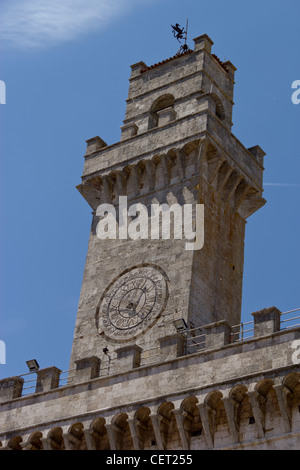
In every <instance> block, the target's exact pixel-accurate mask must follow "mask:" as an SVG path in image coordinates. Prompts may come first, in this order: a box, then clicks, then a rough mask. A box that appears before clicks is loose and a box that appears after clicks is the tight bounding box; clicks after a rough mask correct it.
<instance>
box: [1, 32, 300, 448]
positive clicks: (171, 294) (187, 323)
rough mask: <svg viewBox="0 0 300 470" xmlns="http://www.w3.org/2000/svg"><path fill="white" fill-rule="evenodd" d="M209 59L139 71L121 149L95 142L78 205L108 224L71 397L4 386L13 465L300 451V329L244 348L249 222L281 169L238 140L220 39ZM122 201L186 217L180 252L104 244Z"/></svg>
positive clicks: (81, 313) (57, 386) (263, 326)
mask: <svg viewBox="0 0 300 470" xmlns="http://www.w3.org/2000/svg"><path fill="white" fill-rule="evenodd" d="M194 43H195V47H194V50H189V51H187V52H185V53H184V54H182V55H179V56H176V57H174V58H171V59H168V60H166V61H164V62H162V63H160V64H156V65H154V66H147V65H146V64H145V63H144V62H139V63H136V64H134V65H132V66H131V77H130V85H129V92H128V99H127V106H126V114H125V119H124V122H123V125H122V126H121V140H120V142H118V143H115V144H113V145H107V144H106V143H105V142H104V141H103V140H102V139H101V138H100V137H93V138H92V139H88V140H87V150H86V155H85V160H84V169H83V175H82V182H81V184H80V185H78V190H79V191H80V192H81V194H82V195H83V197H84V198H85V199H86V201H87V202H88V204H89V205H90V206H91V207H92V209H93V218H92V224H91V232H90V239H89V245H88V253H87V257H86V265H85V270H84V276H83V282H82V289H81V295H80V300H79V306H78V312H77V320H76V326H75V332H74V341H73V349H72V354H71V359H70V371H69V377H68V382H67V384H65V385H64V386H62V385H61V383H60V382H59V377H60V372H61V371H60V370H59V369H57V368H55V367H50V368H47V369H43V370H40V371H38V373H37V384H36V389H35V393H33V394H31V395H29V396H21V395H22V385H23V379H21V378H17V377H13V378H8V379H4V380H1V381H0V412H1V413H0V442H2V447H1V448H2V449H14V450H21V449H29V450H31V449H34V450H36V449H46V450H62V449H68V450H73V449H75V450H82V449H88V450H92V449H98V450H106V449H111V450H120V449H126V450H140V449H150V450H169V449H170V450H172V449H173V450H174V449H183V450H189V449H190V450H192V449H297V448H299V439H300V413H299V405H300V368H299V364H298V363H297V361H295V345H296V344H298V343H299V338H300V329H299V328H292V329H290V330H286V331H282V330H280V315H281V312H280V311H279V310H278V309H276V307H271V308H267V309H264V310H261V311H259V312H255V313H253V318H254V322H253V337H251V338H250V339H247V340H244V338H243V337H240V325H239V323H240V313H241V297H242V280H243V265H244V237H245V222H246V219H247V218H248V217H249V216H250V215H251V214H253V213H254V212H255V211H257V210H258V209H259V208H260V207H261V206H262V205H263V204H264V203H265V200H264V199H263V197H262V177H263V159H264V155H265V154H264V152H263V150H262V149H261V148H260V147H259V146H254V147H251V148H250V149H246V148H245V147H244V146H243V145H242V144H241V142H239V140H238V139H237V138H236V137H235V136H234V135H233V134H232V133H231V126H232V122H231V121H232V108H233V88H234V74H235V71H236V68H235V67H234V65H233V64H232V63H231V62H230V61H227V62H224V63H223V62H221V61H220V60H219V59H218V58H217V57H216V56H215V55H214V54H213V53H212V45H213V42H212V40H211V39H210V38H209V37H208V36H207V35H202V36H199V37H197V38H195V39H194ZM120 196H127V198H128V204H130V205H132V204H143V206H144V207H145V208H146V211H147V214H148V216H149V218H148V222H149V221H150V222H151V221H153V217H154V216H153V214H151V208H152V205H153V204H168V206H171V205H172V204H178V206H179V208H180V211H181V212H179V213H178V212H177V213H176V216H174V218H171V221H172V223H171V236H170V237H169V238H163V237H162V236H160V237H158V239H153V238H151V236H148V238H147V237H145V238H143V239H138V240H133V239H131V238H130V237H127V238H126V237H116V238H115V239H104V240H103V239H99V237H98V236H97V226H98V222H99V220H100V215H99V213H98V212H97V209H98V206H99V204H102V203H105V204H111V205H112V207H113V208H114V210H115V211H116V215H117V217H118V218H119V213H120V212H122V207H121V202H120V199H119V198H120ZM187 204H191V205H193V207H195V205H196V204H201V205H202V206H204V244H203V246H202V248H201V249H199V250H196V251H193V250H187V249H186V248H187V245H186V244H187V240H186V239H185V238H180V237H175V232H174V230H175V229H178V226H180V223H181V219H180V217H181V216H180V214H181V215H182V210H183V208H184V207H185V205H187ZM194 215H195V213H194ZM132 217H134V216H133V215H132V214H130V215H128V217H127V215H126V217H125V218H124V220H123V221H121V223H120V228H122V227H123V228H124V226H125V225H126V223H127V224H128V223H130V222H131V220H132ZM162 227H163V221H162V220H161V221H160V226H159V228H160V229H162ZM149 234H150V235H151V232H150V230H149V231H148V235H149ZM175 320H181V323H182V324H183V325H184V326H183V328H182V329H180V328H178V326H177V327H176V326H175V324H174V321H175Z"/></svg>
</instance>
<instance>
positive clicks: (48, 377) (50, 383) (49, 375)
mask: <svg viewBox="0 0 300 470" xmlns="http://www.w3.org/2000/svg"><path fill="white" fill-rule="evenodd" d="M60 374H61V370H60V369H58V368H57V367H47V368H46V369H40V370H38V371H37V380H36V388H35V393H39V392H47V391H48V390H52V389H53V388H57V387H58V386H59V378H60Z"/></svg>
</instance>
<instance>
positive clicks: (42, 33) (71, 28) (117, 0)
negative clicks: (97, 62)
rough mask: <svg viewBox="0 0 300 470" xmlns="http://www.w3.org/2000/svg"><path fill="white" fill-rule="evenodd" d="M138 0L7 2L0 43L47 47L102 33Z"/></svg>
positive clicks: (32, 0)
mask: <svg viewBox="0 0 300 470" xmlns="http://www.w3.org/2000/svg"><path fill="white" fill-rule="evenodd" d="M141 3H144V2H143V1H142V0H139V2H138V1H137V0H9V1H8V2H6V3H4V4H2V12H1V16H2V19H1V37H2V41H5V42H6V43H9V44H10V45H12V46H14V47H17V48H23V49H28V48H37V47H48V46H51V45H54V44H59V43H61V42H65V41H70V40H72V39H75V38H77V37H78V36H79V35H82V34H85V33H88V32H89V31H95V30H97V29H100V30H101V29H103V28H105V26H106V25H107V24H108V23H110V22H111V21H113V20H114V18H116V17H119V16H120V15H123V14H125V13H126V12H127V11H128V8H130V7H132V6H133V5H135V4H141Z"/></svg>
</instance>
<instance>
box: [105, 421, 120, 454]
mask: <svg viewBox="0 0 300 470" xmlns="http://www.w3.org/2000/svg"><path fill="white" fill-rule="evenodd" d="M105 427H106V430H107V436H108V440H109V446H110V450H118V433H119V432H120V429H119V428H118V427H117V426H116V425H115V424H106V425H105Z"/></svg>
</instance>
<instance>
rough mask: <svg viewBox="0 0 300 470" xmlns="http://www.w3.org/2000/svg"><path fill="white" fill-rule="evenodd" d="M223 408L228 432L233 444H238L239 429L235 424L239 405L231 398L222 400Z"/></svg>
mask: <svg viewBox="0 0 300 470" xmlns="http://www.w3.org/2000/svg"><path fill="white" fill-rule="evenodd" d="M222 401H223V404H224V408H225V411H226V415H227V420H228V426H229V431H230V434H231V436H232V440H233V443H236V442H239V429H238V423H237V407H238V406H239V403H238V402H237V401H236V400H234V399H233V398H231V397H226V398H225V397H224V398H222Z"/></svg>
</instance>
